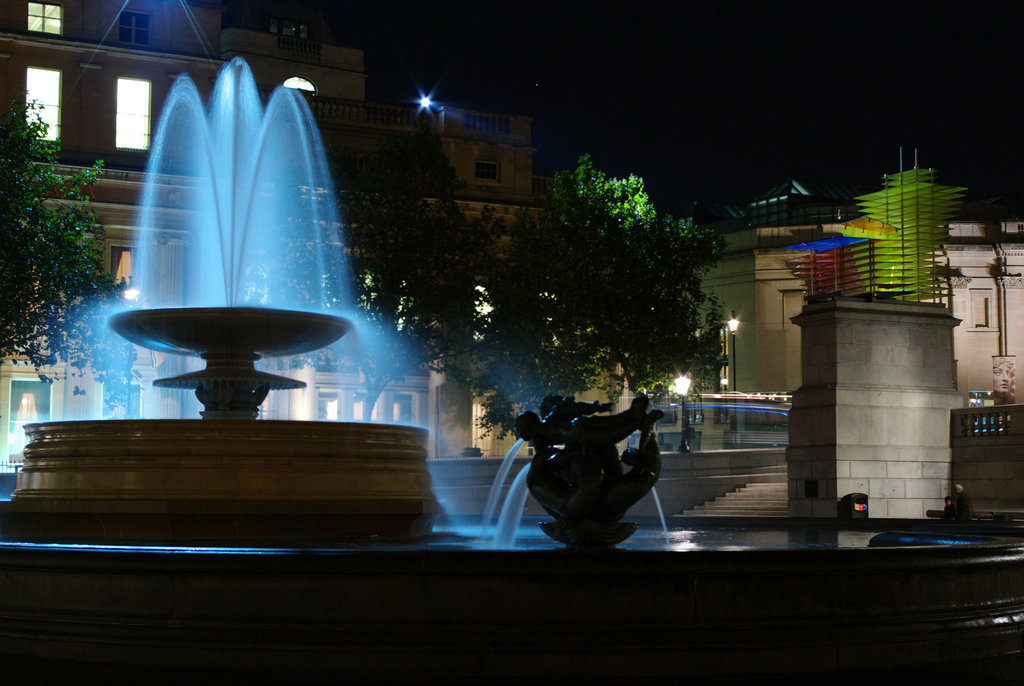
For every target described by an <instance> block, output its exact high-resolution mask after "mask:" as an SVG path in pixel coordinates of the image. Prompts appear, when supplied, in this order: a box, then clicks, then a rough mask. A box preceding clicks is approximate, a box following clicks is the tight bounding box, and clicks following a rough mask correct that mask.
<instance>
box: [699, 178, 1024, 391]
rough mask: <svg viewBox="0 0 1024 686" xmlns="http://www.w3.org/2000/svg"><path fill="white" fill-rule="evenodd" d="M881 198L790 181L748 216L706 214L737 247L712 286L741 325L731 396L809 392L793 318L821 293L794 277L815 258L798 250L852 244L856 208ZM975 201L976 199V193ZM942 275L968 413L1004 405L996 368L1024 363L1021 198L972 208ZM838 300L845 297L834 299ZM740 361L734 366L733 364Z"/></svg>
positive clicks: (855, 189)
mask: <svg viewBox="0 0 1024 686" xmlns="http://www.w3.org/2000/svg"><path fill="white" fill-rule="evenodd" d="M876 190H877V188H871V187H865V186H861V185H854V184H836V183H822V182H815V181H810V180H806V179H793V178H791V179H788V180H786V181H785V182H783V183H781V184H779V185H778V186H776V187H774V188H772V189H770V190H768V191H767V192H765V193H764V194H762V195H761V196H759V197H758V198H755V199H754V200H753V201H752V202H751V203H750V204H749V205H748V206H747V207H744V208H742V209H743V210H744V211H743V213H742V215H741V216H736V215H737V214H738V212H736V211H735V208H734V211H732V212H731V213H729V215H730V216H727V217H725V218H723V217H722V215H723V214H726V213H723V212H719V213H718V214H717V215H715V214H710V215H708V214H705V215H704V221H706V222H709V223H714V225H715V226H717V227H718V228H719V230H720V231H721V232H722V233H723V234H724V235H725V236H726V237H727V238H728V239H729V247H728V248H727V250H726V253H725V256H724V258H723V259H722V261H721V263H720V264H719V265H718V266H717V267H716V268H715V269H714V270H713V272H712V273H711V275H710V276H709V279H708V285H709V286H710V287H711V288H712V290H714V292H716V293H717V294H718V295H719V297H720V298H721V300H722V303H723V306H724V311H725V312H726V313H729V312H735V315H736V318H737V319H739V321H740V322H741V324H740V327H739V328H738V330H737V332H736V335H735V344H736V349H735V351H734V355H735V357H734V358H732V357H731V358H730V363H731V367H732V368H731V370H729V372H728V374H729V375H731V376H732V378H731V379H730V384H731V386H730V387H734V388H736V389H738V390H740V391H746V392H767V391H793V390H795V389H797V388H799V386H800V385H801V381H802V380H801V377H800V336H801V334H800V329H799V327H797V326H796V325H794V324H793V322H792V319H793V317H795V316H797V315H798V314H800V312H801V311H802V310H803V308H804V305H805V303H806V302H807V301H808V299H812V300H813V299H814V298H815V297H816V296H827V293H828V291H829V290H832V289H830V288H828V287H827V285H826V286H825V287H824V288H822V289H821V291H822V292H819V293H815V292H813V289H809V288H808V284H807V282H806V281H805V280H803V279H801V278H798V276H797V275H796V274H795V273H794V266H795V264H796V263H797V262H798V261H799V260H800V259H801V258H806V257H808V256H809V255H810V251H808V250H800V249H794V248H793V247H792V246H795V245H800V244H807V243H812V242H814V241H826V242H827V241H828V240H829V239H833V238H836V237H840V236H842V235H843V229H844V227H845V225H846V222H849V221H850V220H853V219H856V218H857V217H859V216H861V215H862V214H863V213H862V212H861V211H860V210H859V208H858V203H857V201H856V198H857V197H859V196H862V195H865V194H867V193H870V192H872V191H876ZM968 194H969V189H968ZM939 272H940V274H942V275H943V278H945V279H947V280H948V287H949V293H948V295H946V296H944V297H943V298H941V301H942V302H943V303H944V304H945V305H946V306H947V307H948V308H950V309H951V311H952V313H953V315H954V316H955V317H956V318H958V319H959V320H960V324H959V325H958V326H957V327H955V329H954V330H953V346H954V354H955V358H956V363H955V368H954V370H952V375H953V378H954V379H955V386H956V389H957V390H959V391H960V392H961V394H962V396H963V403H964V406H965V407H967V406H968V405H972V404H973V405H980V404H991V403H993V402H995V401H996V398H995V396H994V392H995V387H994V380H993V365H994V359H995V358H1003V357H1008V358H1017V357H1020V356H1022V355H1024V205H1022V204H1021V201H1020V200H1018V199H1017V198H1015V197H1013V196H1002V197H996V198H985V199H968V200H965V201H964V202H963V203H962V204H961V205H960V208H959V210H958V212H957V216H956V217H955V219H954V220H953V221H952V222H950V224H949V237H948V240H947V241H946V242H945V243H944V245H943V246H942V255H941V258H940V263H939ZM835 290H836V291H838V290H839V288H836V289H835ZM733 359H735V363H734V364H733V363H732V360H733Z"/></svg>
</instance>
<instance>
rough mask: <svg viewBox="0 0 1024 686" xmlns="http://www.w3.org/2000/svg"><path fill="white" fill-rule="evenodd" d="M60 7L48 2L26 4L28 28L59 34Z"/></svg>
mask: <svg viewBox="0 0 1024 686" xmlns="http://www.w3.org/2000/svg"><path fill="white" fill-rule="evenodd" d="M61 18H62V17H61V8H60V5H54V4H51V3H49V2H30V3H29V4H28V30H29V31H41V32H42V33H56V34H58V35H59V34H60V29H61Z"/></svg>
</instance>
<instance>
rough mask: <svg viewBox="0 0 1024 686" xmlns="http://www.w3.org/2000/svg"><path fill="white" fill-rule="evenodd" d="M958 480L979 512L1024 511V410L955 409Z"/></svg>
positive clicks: (1006, 407) (953, 441)
mask: <svg viewBox="0 0 1024 686" xmlns="http://www.w3.org/2000/svg"><path fill="white" fill-rule="evenodd" d="M950 445H951V446H952V449H953V481H954V482H956V483H960V484H963V485H964V487H965V488H966V490H967V492H968V493H969V494H970V495H971V500H972V504H973V507H974V509H975V510H977V511H985V510H992V511H1009V512H1019V511H1024V405H995V406H989V407H971V408H967V409H957V410H953V412H952V414H951V420H950Z"/></svg>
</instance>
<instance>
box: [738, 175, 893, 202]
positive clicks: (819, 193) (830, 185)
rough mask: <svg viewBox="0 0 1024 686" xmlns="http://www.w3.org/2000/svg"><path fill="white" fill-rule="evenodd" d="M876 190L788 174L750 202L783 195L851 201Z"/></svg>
mask: <svg viewBox="0 0 1024 686" xmlns="http://www.w3.org/2000/svg"><path fill="white" fill-rule="evenodd" d="M875 190H878V188H877V187H871V186H866V185H864V184H859V183H849V182H845V181H824V180H820V179H808V178H798V177H795V176H790V177H789V178H788V179H786V180H785V181H783V182H782V183H780V184H777V185H775V186H773V187H771V188H769V189H768V190H766V191H765V192H763V193H761V194H760V195H758V196H757V197H755V198H754V199H753V201H752V202H751V204H753V203H756V202H757V201H759V200H771V199H772V198H781V197H784V196H794V195H796V196H804V197H807V198H827V199H829V200H841V201H852V200H853V199H854V198H856V197H857V196H858V195H864V194H866V193H870V192H872V191H875Z"/></svg>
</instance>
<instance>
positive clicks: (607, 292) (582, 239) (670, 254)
mask: <svg viewBox="0 0 1024 686" xmlns="http://www.w3.org/2000/svg"><path fill="white" fill-rule="evenodd" d="M723 246H724V242H723V240H722V239H721V237H720V236H719V235H718V234H717V233H715V232H713V231H710V230H707V229H701V228H698V227H695V226H693V225H692V224H690V223H689V222H686V221H681V220H678V219H674V218H673V217H671V216H669V215H659V214H658V213H657V212H656V211H655V208H654V206H653V205H652V204H651V202H650V200H649V198H648V197H647V194H646V193H645V191H644V186H643V180H642V179H639V178H637V177H635V176H630V177H629V178H626V179H613V178H608V177H606V176H605V175H604V174H603V173H601V172H600V171H598V170H597V169H595V168H594V166H593V163H592V162H591V160H590V158H589V157H586V156H585V157H583V158H581V159H580V163H579V166H578V167H577V168H576V169H575V170H573V171H565V172H560V173H559V174H557V175H556V177H555V180H554V182H553V184H552V186H551V189H550V192H549V194H548V196H547V198H546V201H545V203H544V207H543V208H542V209H541V210H539V211H536V212H524V213H523V214H521V216H520V217H519V218H518V220H517V221H516V222H515V225H514V226H513V227H511V231H510V236H509V242H508V246H507V254H506V255H505V256H504V259H503V260H502V262H501V263H500V264H499V268H498V269H496V270H494V271H492V272H491V275H490V277H489V279H488V281H487V283H486V288H487V294H488V296H489V303H490V306H491V307H492V308H493V309H492V310H491V312H490V314H489V318H488V321H487V323H486V327H485V329H484V330H483V333H482V341H481V344H480V348H479V350H478V352H477V355H476V361H475V364H474V372H475V373H474V375H473V376H472V380H471V383H472V384H473V386H474V389H475V390H476V392H477V393H478V394H480V395H481V396H482V397H483V399H484V405H485V412H486V416H485V417H484V423H485V424H486V425H488V426H494V427H501V429H502V430H505V429H507V428H508V427H509V426H510V423H509V422H510V421H511V418H512V416H514V415H513V413H514V412H515V411H516V410H518V409H524V408H533V407H536V406H537V405H538V404H539V402H540V400H541V399H542V398H543V397H544V396H545V395H547V394H551V393H559V394H570V393H575V392H579V391H582V390H585V389H588V388H596V387H603V388H606V389H607V390H608V391H609V392H610V394H611V395H613V396H615V395H617V394H618V393H620V392H621V391H622V390H623V389H624V388H628V389H630V390H631V391H633V392H639V391H640V390H642V389H646V390H652V389H654V388H655V387H656V386H658V385H659V384H664V383H665V382H666V381H668V380H670V379H672V378H674V377H675V376H676V375H677V374H679V373H681V372H685V371H691V370H692V371H697V369H698V368H702V367H704V366H708V365H713V364H715V363H716V362H717V361H718V358H719V357H720V351H719V347H718V346H719V339H718V335H719V330H720V327H721V321H722V319H721V310H720V307H719V305H718V303H717V302H716V301H715V299H714V298H713V297H711V296H710V295H709V294H707V293H706V292H705V291H704V290H703V288H702V287H701V280H702V277H703V276H704V275H705V274H706V272H707V271H708V269H709V268H710V267H711V266H712V265H713V264H714V263H715V262H716V261H717V259H718V257H719V254H720V252H721V250H722V248H723Z"/></svg>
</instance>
